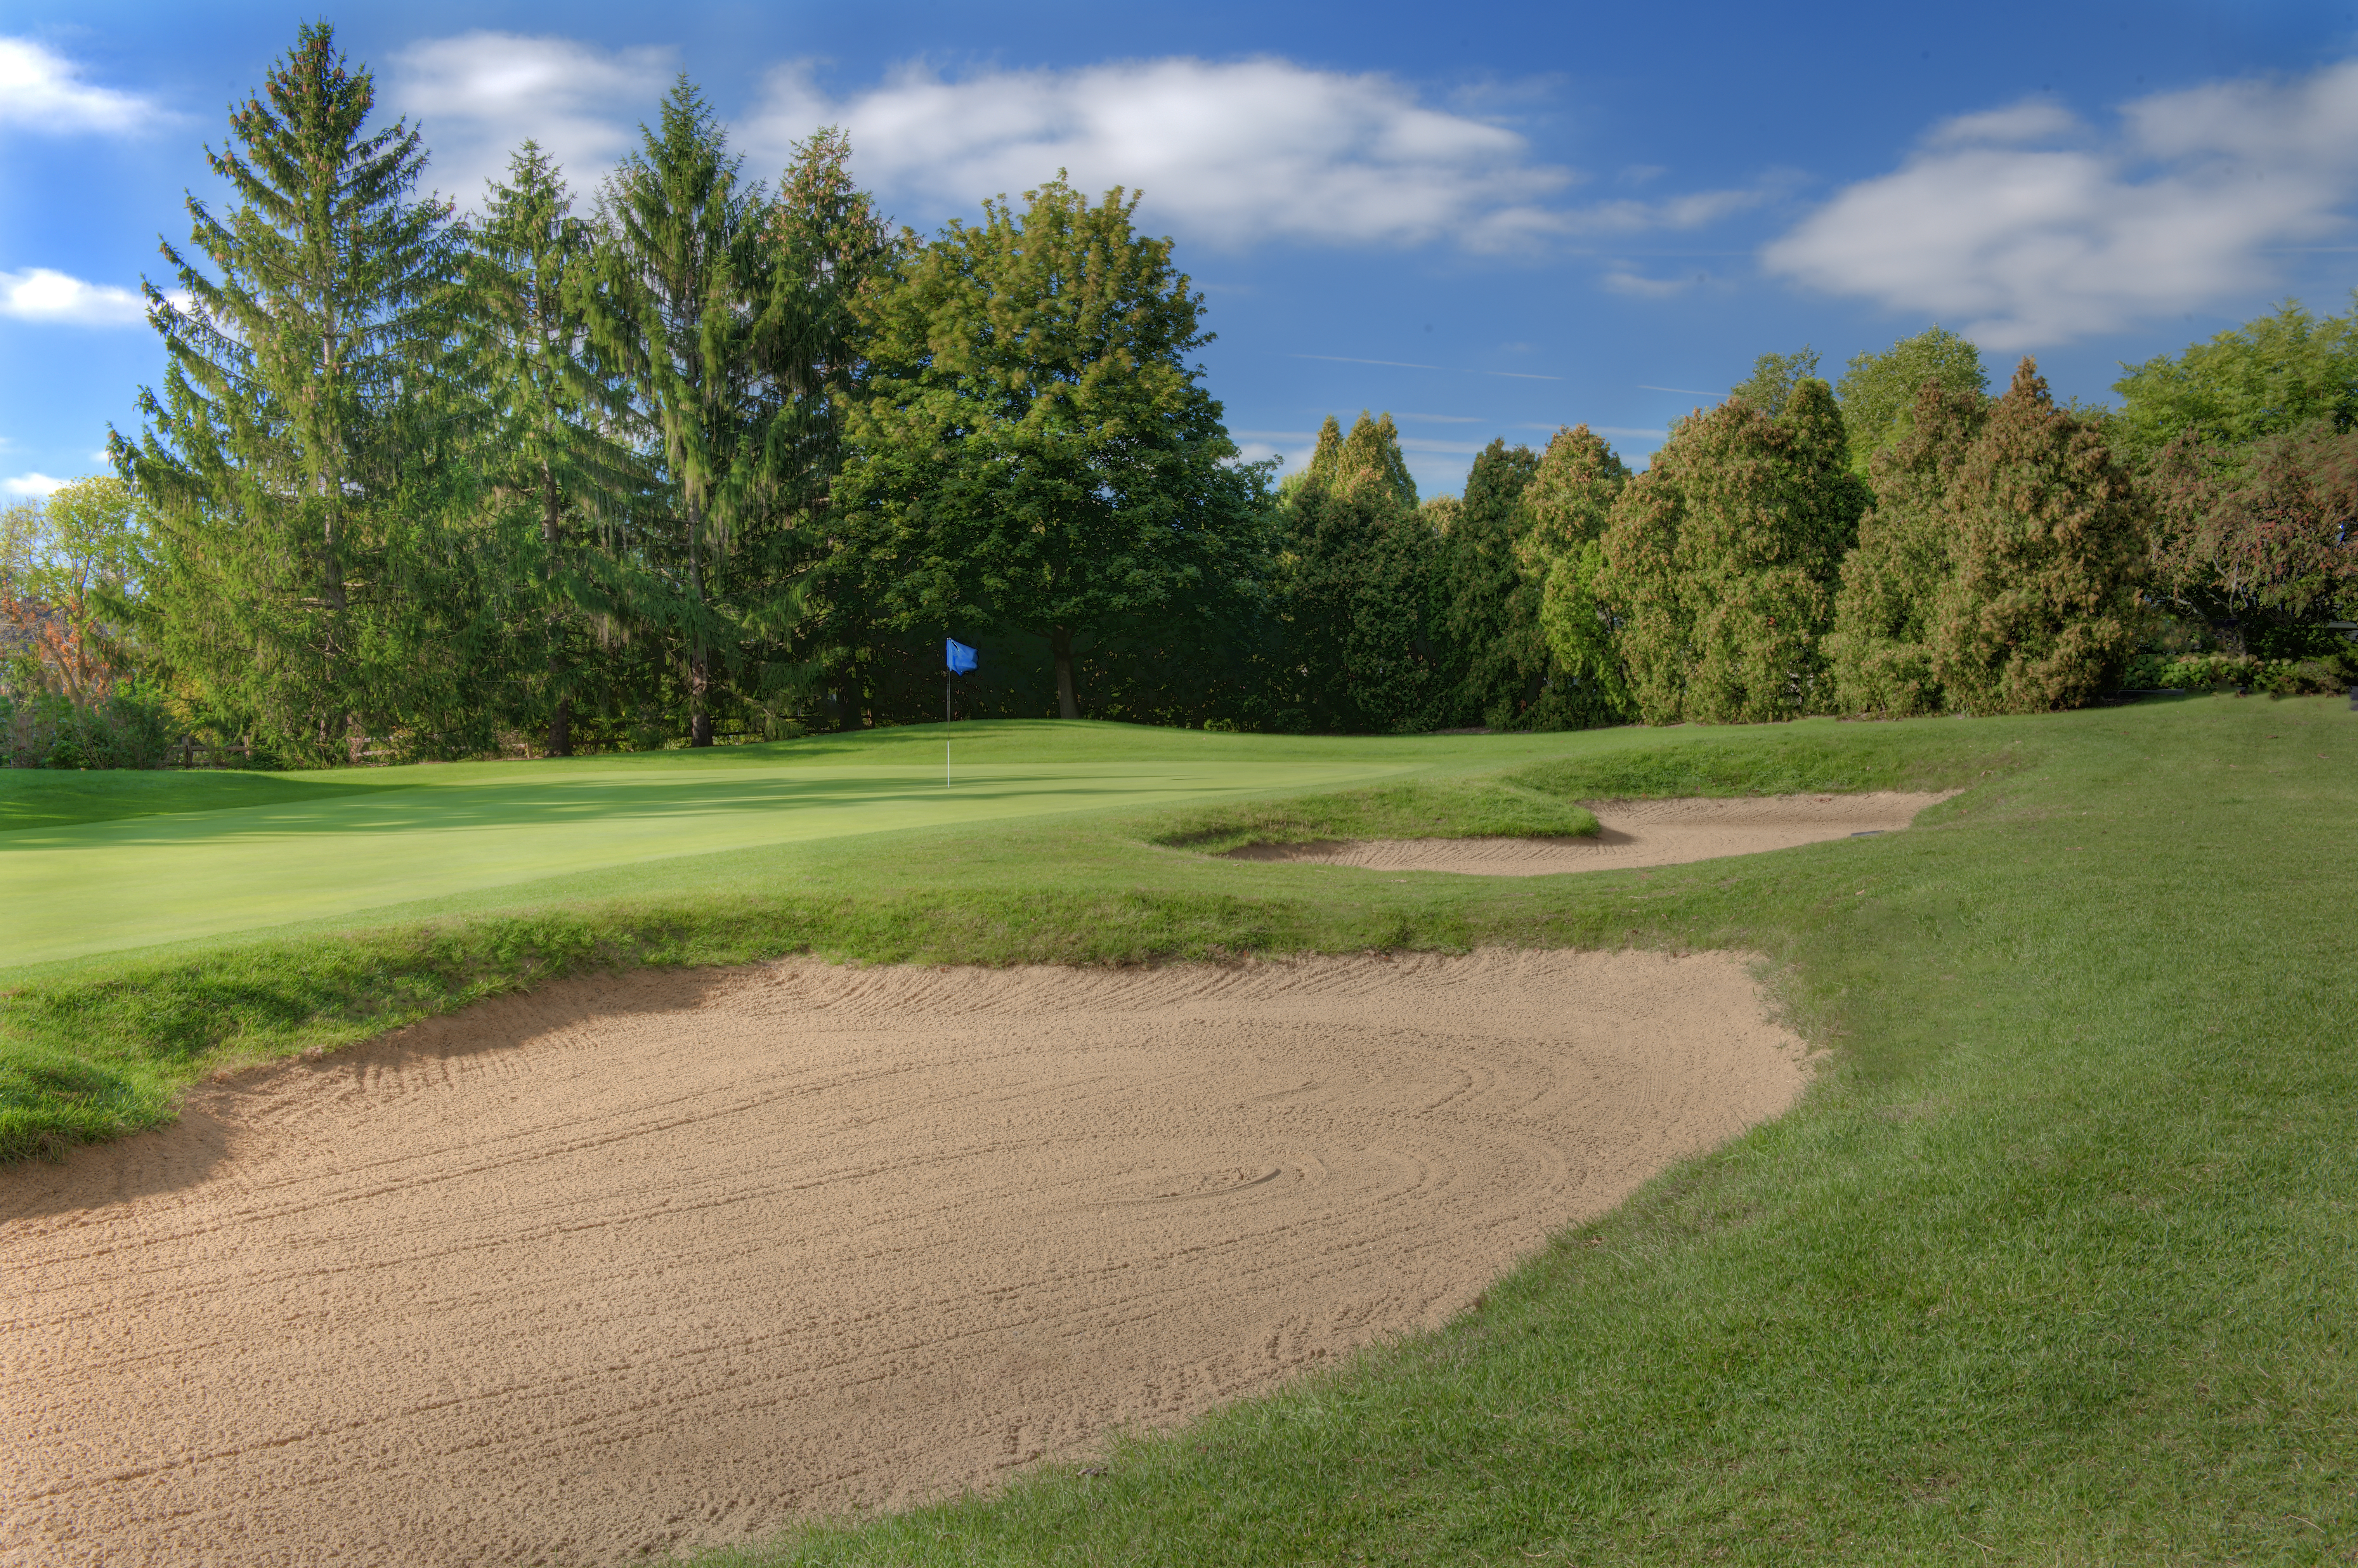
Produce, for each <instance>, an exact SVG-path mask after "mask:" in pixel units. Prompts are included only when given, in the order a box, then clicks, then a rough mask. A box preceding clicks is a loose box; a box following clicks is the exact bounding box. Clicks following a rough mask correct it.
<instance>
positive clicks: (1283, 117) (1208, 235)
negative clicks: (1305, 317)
mask: <svg viewBox="0 0 2358 1568" xmlns="http://www.w3.org/2000/svg"><path fill="white" fill-rule="evenodd" d="M822 124H840V125H842V126H844V127H845V128H846V129H847V130H848V131H849V134H850V136H851V144H852V153H853V159H854V162H855V165H856V167H857V168H858V169H859V171H860V176H861V178H863V179H865V180H866V181H868V182H870V183H871V184H872V185H874V186H876V187H878V188H879V189H882V190H884V191H886V192H888V193H890V194H892V195H895V196H901V197H908V198H917V199H921V200H925V201H927V202H929V203H932V204H935V205H936V206H937V207H947V208H954V209H957V210H959V211H965V210H968V209H969V208H971V206H972V205H973V204H974V203H975V202H976V201H977V200H979V199H980V198H981V197H984V196H987V195H992V194H996V193H999V192H1007V193H1011V194H1012V193H1014V192H1017V191H1022V190H1024V189H1031V188H1033V187H1035V186H1037V185H1039V184H1040V183H1041V182H1043V181H1044V180H1046V179H1048V178H1051V177H1053V176H1054V175H1055V171H1056V170H1057V169H1058V168H1066V169H1069V170H1070V171H1071V173H1072V178H1073V180H1074V183H1075V184H1076V185H1078V186H1079V187H1080V188H1081V189H1085V190H1088V191H1091V192H1093V193H1094V192H1096V191H1098V190H1102V189H1106V188H1108V187H1110V186H1114V185H1121V186H1125V187H1127V188H1129V189H1133V190H1143V191H1144V192H1145V200H1144V203H1143V206H1142V208H1141V211H1143V212H1144V213H1145V214H1147V215H1148V220H1149V222H1152V224H1154V225H1156V226H1158V227H1162V226H1168V227H1169V228H1171V229H1172V230H1174V231H1175V232H1182V233H1184V234H1186V235H1187V236H1189V237H1190V238H1192V239H1195V240H1197V241H1200V242H1205V243H1212V244H1216V245H1221V246H1227V247H1232V248H1234V247H1242V246H1246V245H1249V244H1253V243H1260V242H1263V241H1267V240H1273V239H1274V240H1291V241H1298V242H1306V243H1317V244H1370V243H1373V244H1399V245H1414V244H1423V243H1432V242H1434V241H1449V242H1453V243H1456V244H1459V245H1462V246H1464V247H1466V249H1469V250H1476V251H1495V250H1506V249H1514V248H1520V247H1524V246H1528V245H1531V244H1532V243H1537V242H1541V241H1543V240H1546V239H1549V238H1552V237H1558V236H1565V235H1576V234H1580V233H1585V232H1617V233H1618V232H1634V231H1637V230H1639V229H1644V228H1653V227H1682V226H1692V225H1693V224H1698V223H1703V222H1710V221H1712V219H1713V218H1714V217H1715V216H1716V215H1719V214H1721V213H1724V212H1725V211H1731V210H1733V208H1734V206H1736V205H1737V204H1740V203H1741V202H1742V201H1744V200H1748V198H1747V197H1744V196H1742V195H1740V194H1736V193H1710V194H1706V195H1704V196H1698V197H1685V198H1677V199H1673V200H1669V201H1662V202H1639V201H1616V202H1610V203H1606V204H1605V205H1603V206H1600V207H1596V208H1592V209H1585V210H1583V209H1566V208H1563V207H1559V206H1557V205H1554V204H1553V201H1552V199H1553V198H1555V197H1556V196H1557V195H1558V193H1559V192H1561V191H1563V190H1564V189H1566V188H1568V187H1570V186H1571V185H1573V184H1574V183H1575V182H1576V181H1577V179H1578V178H1579V176H1577V175H1576V174H1575V173H1574V171H1573V170H1570V169H1567V168H1559V167H1556V166H1554V165H1550V164H1544V163H1541V162H1538V161H1535V160H1534V158H1533V157H1532V156H1531V146H1530V145H1529V144H1528V143H1527V142H1526V141H1525V140H1524V139H1523V137H1522V136H1521V135H1518V134H1517V133H1515V132H1514V131H1511V130H1509V129H1508V128H1506V127H1505V126H1502V125H1498V124H1492V123H1490V122H1488V121H1486V120H1482V119H1477V118H1474V117H1471V116H1468V115H1466V114H1453V113H1448V112H1445V111H1443V110H1439V109H1433V108H1429V107H1426V106H1425V105H1424V104H1422V103H1420V102H1418V99H1417V95H1416V93H1415V92H1414V91H1413V90H1412V89H1411V88H1410V87H1408V86H1406V85H1404V84H1403V83H1401V82H1400V81H1395V80H1393V79H1392V78H1390V77H1389V76H1384V75H1379V74H1374V73H1368V74H1361V75H1347V74H1345V73H1343V72H1339V71H1326V70H1312V69H1310V68H1308V67H1305V66H1300V65H1295V64H1293V62H1291V61H1288V60H1283V59H1270V58H1262V59H1247V60H1238V61H1232V62H1228V63H1216V62H1213V61H1208V60H1201V59H1184V58H1181V59H1153V60H1136V61H1125V62H1120V63H1109V64H1103V65H1094V66H1086V67H1081V68H1078V69H1076V70H990V71H984V72H981V73H979V74H976V75H973V76H969V77H967V78H964V79H962V80H958V81H950V80H946V79H945V78H944V77H942V76H941V75H940V74H938V73H937V72H936V71H934V70H931V69H929V68H926V67H925V66H922V65H910V66H905V67H903V68H902V69H901V70H898V71H896V72H895V73H894V74H892V76H891V77H890V78H889V79H888V80H887V81H885V82H884V83H883V85H882V86H880V87H877V88H874V89H872V90H871V91H869V92H860V93H855V94H853V95H851V96H849V97H848V98H842V99H835V98H830V97H829V96H828V95H827V94H826V93H825V92H821V91H820V90H819V88H818V87H817V85H816V83H815V82H814V81H813V79H812V75H811V72H810V70H809V68H808V67H807V66H806V65H799V64H797V65H790V66H786V67H784V68H782V69H781V70H778V71H776V72H775V73H774V74H773V76H772V78H771V81H770V94H769V101H768V103H767V104H766V106H765V107H764V109H763V112H762V113H761V114H759V115H758V116H757V117H756V118H755V119H754V120H753V121H752V123H751V124H749V125H748V126H747V127H746V130H747V140H748V142H749V144H750V145H751V146H753V147H755V148H757V149H760V151H761V152H763V153H764V154H766V155H767V156H768V157H770V159H771V160H772V161H773V162H776V161H782V160H783V158H784V154H785V149H786V146H787V144H788V143H789V142H790V141H792V140H793V139H795V138H796V137H800V136H805V135H809V134H810V131H811V130H812V128H813V127H815V126H817V125H822Z"/></svg>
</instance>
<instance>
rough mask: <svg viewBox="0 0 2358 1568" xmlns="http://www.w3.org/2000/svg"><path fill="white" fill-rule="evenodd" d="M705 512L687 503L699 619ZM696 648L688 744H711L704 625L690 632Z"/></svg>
mask: <svg viewBox="0 0 2358 1568" xmlns="http://www.w3.org/2000/svg"><path fill="white" fill-rule="evenodd" d="M703 543H704V514H703V512H702V511H701V510H700V509H699V508H698V506H697V504H696V503H695V502H694V501H690V502H689V503H687V596H688V599H689V601H690V602H692V603H693V604H694V605H695V606H696V611H697V615H698V619H699V620H700V619H701V618H702V616H703V613H704V557H703V550H702V546H703ZM690 635H692V636H693V637H694V638H695V640H696V641H695V645H694V651H693V652H691V653H690V654H688V655H687V743H688V745H690V746H691V747H695V746H709V745H711V744H712V712H711V709H710V708H708V707H706V706H705V705H706V703H707V701H708V699H709V697H710V696H711V691H712V650H711V649H709V648H708V647H706V646H705V645H704V632H703V629H702V627H700V626H699V627H698V628H697V630H696V631H694V632H693V633H690Z"/></svg>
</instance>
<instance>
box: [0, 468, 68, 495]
mask: <svg viewBox="0 0 2358 1568" xmlns="http://www.w3.org/2000/svg"><path fill="white" fill-rule="evenodd" d="M65 487H66V481H64V480H61V479H51V478H50V477H49V475H47V474H45V473H20V474H18V475H17V476H16V478H14V479H0V494H7V495H55V494H56V493H57V492H59V491H61V490H63V489H64V488H65Z"/></svg>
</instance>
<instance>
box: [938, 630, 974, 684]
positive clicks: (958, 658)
mask: <svg viewBox="0 0 2358 1568" xmlns="http://www.w3.org/2000/svg"><path fill="white" fill-rule="evenodd" d="M942 640H943V641H944V642H946V643H948V644H949V647H948V648H947V649H946V653H947V654H949V671H950V674H952V675H954V676H962V675H964V674H966V673H967V672H968V670H971V669H972V668H974V650H973V649H972V648H969V647H968V646H967V645H966V644H965V643H961V642H959V641H958V640H957V638H956V637H945V638H944V639H942Z"/></svg>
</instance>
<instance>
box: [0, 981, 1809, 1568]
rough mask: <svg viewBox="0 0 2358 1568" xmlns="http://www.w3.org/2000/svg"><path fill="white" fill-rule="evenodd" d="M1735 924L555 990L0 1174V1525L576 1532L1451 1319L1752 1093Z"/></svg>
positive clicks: (268, 1554)
mask: <svg viewBox="0 0 2358 1568" xmlns="http://www.w3.org/2000/svg"><path fill="white" fill-rule="evenodd" d="M1802 1078H1803V1066H1802V1063H1801V1049H1800V1046H1799V1044H1798V1042H1797V1041H1796V1040H1795V1039H1794V1038H1793V1037H1792V1036H1791V1035H1790V1034H1789V1033H1786V1032H1784V1031H1783V1030H1781V1029H1779V1028H1777V1027H1775V1026H1773V1025H1771V1024H1769V1023H1768V1022H1764V1021H1763V1017H1762V1006H1761V998H1760V996H1759V994H1758V989H1757V988H1756V986H1755V984H1754V982H1753V981H1752V980H1751V979H1750V978H1749V977H1748V976H1747V972H1746V970H1745V968H1743V966H1742V965H1740V964H1739V963H1738V962H1736V960H1735V959H1733V958H1730V957H1725V956H1724V955H1698V956H1693V957H1668V956H1664V955H1660V954H1650V953H1619V954H1594V953H1589V954H1578V953H1541V954H1515V953H1505V952H1490V953H1482V954H1476V955H1474V956H1472V957H1460V958H1443V957H1412V958H1400V959H1385V958H1379V957H1367V958H1357V959H1333V960H1317V961H1305V962H1300V963H1266V964H1248V965H1243V966H1238V967H1234V968H1212V967H1206V966H1189V967H1184V968H1167V969H1160V970H1087V971H1083V970H1069V969H1047V968H1031V969H1015V970H1000V971H990V970H970V969H961V970H954V971H951V970H943V971H936V970H928V969H910V968H893V969H866V970H860V969H839V968H827V967H825V966H823V965H818V964H814V963H808V962H792V963H785V964H780V965H776V966H765V967H761V968H751V969H743V970H733V971H723V972H706V973H703V974H691V975H680V974H673V975H654V974H638V975H632V976H626V977H622V978H600V979H584V980H579V981H574V982H568V983H567V984H563V985H559V986H555V987H552V988H550V989H547V990H546V991H543V992H540V993H537V994H535V995H533V996H530V997H525V998H517V999H512V1000H503V1001H499V1002H494V1003H491V1004H487V1005H485V1006H481V1007H478V1008H475V1009H473V1010H471V1011H468V1012H466V1013H463V1014H460V1015H458V1016H455V1017H452V1018H449V1019H444V1020H439V1021H436V1022H431V1023H428V1024H424V1025H420V1026H418V1027H416V1028H414V1029H411V1030H408V1031H406V1032H404V1033H401V1034H398V1035H395V1036H392V1037H389V1038H387V1039H385V1040H383V1041H380V1042H378V1043H376V1044H372V1045H370V1046H366V1047H363V1048H361V1049H357V1050H353V1051H350V1052H346V1053H344V1054H340V1055H337V1056H332V1057H330V1058H328V1059H326V1060H325V1061H322V1062H319V1063H317V1064H311V1065H305V1064H289V1065H284V1066H280V1067H276V1068H273V1069H269V1070H265V1071H261V1072H257V1073H253V1074H249V1075H246V1076H243V1077H241V1078H237V1079H233V1080H229V1081H226V1082H223V1083H219V1084H215V1085H211V1086H209V1087H206V1088H205V1089H203V1090H201V1091H200V1092H199V1093H198V1094H197V1095H195V1096H194V1097H192V1098H191V1100H190V1102H189V1106H188V1108H187V1110H186V1112H185V1113H184V1115H183V1116H182V1118H181V1119H180V1121H179V1122H178V1124H177V1125H176V1126H174V1127H171V1128H169V1129H167V1130H163V1131H161V1132H157V1133H152V1134H146V1135H143V1136H141V1137H139V1138H136V1139H133V1140H130V1141H126V1142H124V1143H121V1144H116V1145H113V1146H110V1147H106V1148H99V1149H87V1150H81V1151H79V1152H75V1153H74V1154H73V1155H72V1156H71V1157H70V1160H69V1161H68V1162H67V1163H65V1164H64V1165H62V1166H54V1165H53V1166H42V1165H33V1166H27V1167H19V1168H17V1169H16V1170H13V1171H0V1249H5V1259H6V1269H5V1283H0V1325H5V1328H4V1329H0V1420H4V1421H5V1431H6V1433H8V1438H7V1443H6V1446H5V1455H0V1482H5V1515H0V1562H6V1563H42V1564H53V1563H110V1564H114V1565H117V1568H123V1565H127V1564H141V1563H149V1564H164V1563H170V1564H176V1565H179V1564H201V1563H218V1564H225V1565H226V1564H236V1565H239V1568H258V1565H262V1564H279V1563H284V1564H315V1563H404V1564H432V1563H453V1564H456V1563H552V1562H554V1563H620V1562H624V1561H635V1560H639V1559H641V1558H642V1557H643V1556H644V1555H646V1554H650V1553H652V1554H656V1555H663V1554H667V1553H670V1552H676V1551H680V1550H684V1549H686V1548H688V1547H691V1546H698V1545H708V1544H714V1543H719V1542H726V1541H739V1540H742V1539H745V1538H747V1537H750V1536H754V1535H758V1534H760V1533H762V1532H763V1531H766V1530H773V1529H775V1528H776V1527H778V1526H780V1525H782V1524H784V1523H786V1522H788V1521H790V1520H792V1519H794V1518H795V1517H796V1516H797V1515H804V1514H808V1513H811V1512H813V1511H817V1510H832V1509H847V1508H854V1507H861V1506H871V1505H879V1504H891V1503H899V1502H905V1501H909V1500H913V1499H916V1498H925V1497H931V1496H937V1495H940V1494H943V1493H945V1492H948V1491H953V1490H955V1489H957V1488H958V1487H968V1486H979V1485H988V1484H990V1482H992V1481H993V1480H994V1479H995V1478H997V1477H999V1476H1002V1475H1003V1474H1004V1473H1005V1472H1006V1471H1008V1470H1009V1469H1010V1468H1011V1467H1012V1466H1015V1465H1022V1464H1023V1463H1025V1462H1026V1461H1029V1460H1032V1459H1034V1458H1037V1457H1039V1456H1041V1455H1043V1454H1058V1453H1065V1454H1079V1453H1086V1452H1087V1451H1088V1449H1089V1447H1090V1445H1091V1444H1093V1443H1095V1442H1096V1441H1098V1440H1099V1439H1100V1438H1101V1437H1102V1435H1103V1434H1104V1433H1106V1432H1107V1431H1109V1429H1111V1428H1115V1427H1118V1426H1122V1425H1130V1426H1151V1425H1155V1424H1160V1423H1165V1422H1171V1421H1173V1420H1174V1419H1176V1418H1179V1417H1183V1416H1185V1415H1188V1414H1190V1413H1191V1412H1195V1411H1202V1410H1204V1409H1206V1408H1207V1407H1209V1406H1211V1405H1213V1404H1215V1403H1217V1402H1218V1401H1220V1400H1226V1399H1229V1398H1231V1397H1233V1396H1236V1395H1238V1394H1243V1393H1247V1392H1249V1391H1251V1390H1258V1389H1264V1388H1267V1387H1269V1386H1270V1385H1271V1384H1272V1383H1274V1382H1276V1381H1278V1380H1279V1379H1282V1378H1283V1377H1284V1376H1285V1375H1286V1374H1287V1373H1289V1372H1291V1371H1293V1370H1294V1369H1296V1368H1301V1367H1303V1366H1305V1365H1312V1364H1315V1363H1317V1362H1319V1361H1320V1360H1321V1359H1322V1358H1325V1357H1333V1356H1336V1355H1337V1354H1340V1353H1344V1352H1347V1351H1348V1350H1350V1349H1351V1348H1352V1347H1354V1346H1362V1345H1366V1344H1368V1342H1370V1341H1372V1340H1375V1339H1378V1338H1380V1337H1382V1336H1387V1335H1390V1334H1395V1333H1398V1332H1401V1331H1404V1330H1410V1329H1415V1328H1420V1327H1424V1326H1428V1325H1436V1324H1439V1323H1441V1322H1442V1321H1443V1320H1444V1319H1445V1318H1447V1317H1449V1316H1450V1315H1451V1314H1455V1313H1456V1312H1458V1311H1460V1310H1462V1309H1463V1308H1464V1307H1466V1305H1467V1304H1468V1303H1471V1302H1472V1300H1473V1299H1474V1297H1475V1296H1476V1294H1477V1293H1478V1292H1481V1291H1482V1289H1483V1288H1484V1287H1485V1285H1486V1284H1487V1283H1488V1282H1489V1281H1492V1280H1494V1279H1495V1278H1496V1277H1497V1276H1498V1273H1499V1272H1500V1271H1502V1270H1504V1269H1506V1268H1507V1267H1509V1265H1510V1264H1511V1263H1512V1262H1513V1261H1514V1260H1515V1259H1516V1258H1517V1257H1518V1256H1519V1255H1520V1254H1522V1253H1525V1252H1527V1251H1528V1250H1530V1249H1531V1248H1533V1247H1534V1246H1536V1245H1538V1244H1539V1243H1540V1242H1541V1240H1542V1239H1543V1238H1545V1237H1546V1236H1547V1235H1548V1233H1549V1232H1551V1231H1552V1230H1553V1229H1555V1228H1557V1227H1561V1226H1563V1225H1565V1224H1567V1223H1569V1222H1572V1221H1574V1220H1577V1219H1579V1218H1581V1217H1585V1216H1590V1215H1595V1214H1596V1213H1598V1212H1600V1211H1602V1210H1604V1209H1606V1208H1607V1207H1609V1206H1612V1205H1613V1204H1615V1203H1617V1201H1619V1200H1620V1199H1621V1198H1623V1197H1624V1196H1626V1195H1628V1193H1629V1192H1630V1191H1631V1189H1632V1188H1634V1187H1635V1186H1637V1185H1638V1184H1639V1183H1640V1182H1642V1181H1643V1180H1645V1179H1646V1177H1648V1176H1649V1175H1650V1174H1651V1173H1654V1172H1656V1171H1658V1170H1660V1169H1661V1168H1662V1167H1663V1166H1664V1165H1666V1164H1667V1163H1669V1162H1671V1161H1674V1160H1677V1159H1679V1158H1681V1157H1682V1156H1685V1155H1689V1154H1693V1153H1695V1152H1699V1151H1701V1150H1704V1149H1707V1148H1709V1147H1711V1146H1712V1145H1714V1144H1715V1143H1718V1142H1720V1141H1723V1140H1725V1139H1726V1138H1727V1137H1729V1136H1730V1135H1731V1134H1733V1133H1735V1132H1736V1131H1738V1130H1741V1129H1743V1128H1745V1127H1747V1126H1748V1125H1750V1124H1752V1123H1754V1122H1757V1121H1758V1120H1761V1119H1764V1118H1767V1117H1770V1116H1773V1115H1775V1114H1777V1113H1778V1112H1779V1110H1781V1109H1783V1108H1785V1107H1786V1106H1787V1105H1788V1104H1789V1103H1790V1101H1791V1100H1792V1098H1793V1097H1794V1096H1795V1094H1796V1093H1797V1092H1798V1091H1799V1090H1800V1088H1801V1083H1802Z"/></svg>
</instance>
